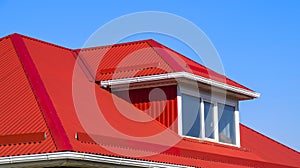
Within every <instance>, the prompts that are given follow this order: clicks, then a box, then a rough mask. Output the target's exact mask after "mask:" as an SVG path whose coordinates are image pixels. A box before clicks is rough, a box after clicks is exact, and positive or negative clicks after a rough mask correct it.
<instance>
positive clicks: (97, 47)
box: [74, 39, 152, 52]
mask: <svg viewBox="0 0 300 168" xmlns="http://www.w3.org/2000/svg"><path fill="white" fill-rule="evenodd" d="M149 40H152V39H145V40H137V41H129V42H124V43H116V44H109V45H103V46H95V47H87V48H77V49H74V51H76V52H78V51H81V50H83V51H88V50H96V49H102V48H109V47H119V46H124V45H132V44H138V43H147V41H149Z"/></svg>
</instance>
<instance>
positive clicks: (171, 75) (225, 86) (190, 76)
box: [101, 72, 260, 98]
mask: <svg viewBox="0 0 300 168" xmlns="http://www.w3.org/2000/svg"><path fill="white" fill-rule="evenodd" d="M172 78H175V79H176V78H185V79H188V80H193V81H197V82H202V83H205V84H209V85H211V86H215V87H218V88H222V89H225V90H230V91H233V92H236V93H239V94H243V95H247V96H250V97H253V98H258V97H259V96H260V93H257V92H253V91H249V90H246V89H242V88H238V87H235V86H231V85H228V84H225V83H222V82H218V81H215V80H211V79H207V78H204V77H201V76H198V75H194V74H191V73H188V72H173V73H166V74H160V75H151V76H142V77H133V78H124V79H113V80H106V81H101V86H102V87H107V86H112V85H122V84H129V83H138V82H147V81H155V80H162V79H172Z"/></svg>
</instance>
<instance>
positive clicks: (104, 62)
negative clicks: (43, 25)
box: [76, 39, 252, 91]
mask: <svg viewBox="0 0 300 168" xmlns="http://www.w3.org/2000/svg"><path fill="white" fill-rule="evenodd" d="M76 51H77V53H78V54H79V56H80V57H81V58H82V60H83V61H84V62H85V64H86V65H87V69H88V71H90V73H91V74H92V76H93V77H94V78H95V80H96V81H102V80H111V79H120V78H130V77H137V76H148V75H156V74H163V73H171V72H188V73H192V74H195V75H199V76H201V77H204V78H207V79H212V80H215V81H218V82H221V83H226V84H229V85H231V86H234V87H237V88H241V89H245V90H248V91H252V90H251V89H249V88H247V87H245V86H243V85H241V84H238V83H237V82H234V81H232V80H230V79H229V78H227V77H226V76H224V75H221V74H218V73H216V72H215V71H213V70H211V69H209V68H207V67H205V66H203V65H201V64H199V63H197V62H195V61H193V60H190V59H188V58H187V57H185V56H183V55H181V54H179V53H178V52H176V51H174V50H172V49H170V48H168V47H166V46H164V45H162V44H160V43H158V42H156V41H154V40H152V39H149V40H142V41H136V42H128V43H122V44H115V45H109V46H101V47H93V48H84V49H78V50H76Z"/></svg>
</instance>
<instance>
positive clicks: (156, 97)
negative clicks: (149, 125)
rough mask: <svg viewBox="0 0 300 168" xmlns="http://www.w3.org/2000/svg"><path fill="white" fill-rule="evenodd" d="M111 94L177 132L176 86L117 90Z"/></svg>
mask: <svg viewBox="0 0 300 168" xmlns="http://www.w3.org/2000/svg"><path fill="white" fill-rule="evenodd" d="M112 93H113V94H115V95H117V96H119V97H121V98H123V99H124V100H126V101H128V102H130V103H132V104H133V105H134V106H135V107H136V108H138V109H140V110H142V111H143V112H145V113H147V114H149V115H150V116H151V117H153V118H154V119H156V120H157V121H159V122H160V123H162V124H163V125H165V126H166V127H168V128H170V129H172V130H173V131H175V132H177V86H176V85H171V86H160V87H152V88H143V89H132V90H129V91H128V90H119V91H118V90H117V91H112Z"/></svg>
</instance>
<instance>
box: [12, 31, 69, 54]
mask: <svg viewBox="0 0 300 168" xmlns="http://www.w3.org/2000/svg"><path fill="white" fill-rule="evenodd" d="M13 35H18V36H21V37H23V38H27V39H29V40H33V41H37V42H40V43H43V44H47V45H50V46H54V47H58V48H61V49H64V50H69V51H73V50H72V49H70V48H67V47H63V46H60V45H57V44H54V43H50V42H47V41H43V40H39V39H36V38H33V37H29V36H26V35H23V34H19V33H13V34H10V35H8V36H13Z"/></svg>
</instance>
